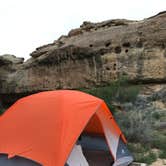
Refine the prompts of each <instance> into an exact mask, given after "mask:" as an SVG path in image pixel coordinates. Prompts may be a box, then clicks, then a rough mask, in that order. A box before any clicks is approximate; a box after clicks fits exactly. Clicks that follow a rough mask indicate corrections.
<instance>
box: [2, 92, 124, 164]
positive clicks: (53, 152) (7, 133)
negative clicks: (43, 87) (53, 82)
mask: <svg viewBox="0 0 166 166" xmlns="http://www.w3.org/2000/svg"><path fill="white" fill-rule="evenodd" d="M82 132H85V133H94V134H102V135H105V137H106V140H107V143H108V145H109V149H110V152H111V154H112V156H113V158H114V160H116V159H117V156H116V155H117V148H118V140H119V138H122V140H123V142H124V143H126V140H125V138H124V136H123V134H122V132H121V130H120V129H119V127H118V125H117V124H116V122H115V120H114V118H113V116H112V114H111V112H110V111H109V109H108V108H107V106H106V104H105V103H104V101H103V100H101V99H99V98H96V97H94V96H91V95H88V94H86V93H83V92H79V91H72V90H57V91H47V92H41V93H37V94H34V95H31V96H28V97H24V98H22V99H20V100H18V101H17V102H16V103H15V104H13V105H12V106H11V107H10V108H9V109H8V110H7V111H6V112H5V113H4V114H3V115H2V116H1V117H0V153H3V154H8V157H9V158H12V157H14V156H21V157H24V158H27V159H31V160H33V161H36V162H38V163H39V164H41V165H43V166H64V164H65V162H66V160H67V158H68V156H69V154H70V152H71V150H72V147H73V146H74V144H75V143H76V141H77V139H78V137H79V136H80V134H81V133H82Z"/></svg>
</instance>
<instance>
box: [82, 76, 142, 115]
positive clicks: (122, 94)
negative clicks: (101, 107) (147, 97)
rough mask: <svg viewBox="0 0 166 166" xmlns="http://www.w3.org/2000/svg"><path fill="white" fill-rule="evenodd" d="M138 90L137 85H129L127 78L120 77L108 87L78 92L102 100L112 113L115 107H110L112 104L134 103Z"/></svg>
mask: <svg viewBox="0 0 166 166" xmlns="http://www.w3.org/2000/svg"><path fill="white" fill-rule="evenodd" d="M140 88H141V87H140V86H139V85H136V86H134V85H129V83H128V81H127V78H125V77H122V78H120V79H119V80H117V81H114V82H112V83H111V84H110V85H109V86H105V87H96V88H92V89H80V90H82V91H84V92H86V93H89V94H91V95H93V96H96V97H99V98H101V99H103V100H104V101H105V102H106V103H107V105H108V107H109V108H110V109H111V111H113V112H114V110H115V107H114V106H113V105H112V102H118V103H125V102H134V101H135V99H136V97H137V95H138V93H139V91H140Z"/></svg>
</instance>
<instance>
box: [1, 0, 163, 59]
mask: <svg viewBox="0 0 166 166" xmlns="http://www.w3.org/2000/svg"><path fill="white" fill-rule="evenodd" d="M164 10H166V0H139V1H136V0H102V1H101V0H0V55H2V54H7V53H8V54H13V55H16V56H18V57H24V58H25V59H28V58H29V54H30V53H31V52H32V51H33V50H35V48H36V47H39V46H41V45H44V44H47V43H51V42H53V41H54V40H56V39H57V38H58V37H59V36H61V35H62V34H64V35H65V34H67V33H68V31H69V30H71V29H73V28H77V27H79V25H80V24H82V22H83V21H92V22H99V21H104V20H108V19H116V18H126V19H132V20H141V19H144V18H147V17H150V16H152V15H155V14H157V13H159V12H160V11H164Z"/></svg>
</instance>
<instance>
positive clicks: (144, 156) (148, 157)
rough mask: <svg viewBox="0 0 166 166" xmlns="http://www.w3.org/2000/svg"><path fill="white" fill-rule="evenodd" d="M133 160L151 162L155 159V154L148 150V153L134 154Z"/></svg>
mask: <svg viewBox="0 0 166 166" xmlns="http://www.w3.org/2000/svg"><path fill="white" fill-rule="evenodd" d="M134 158H135V161H137V162H142V163H147V164H152V163H153V162H155V161H156V160H157V155H156V154H155V153H154V152H152V151H150V152H149V153H137V154H135V155H134Z"/></svg>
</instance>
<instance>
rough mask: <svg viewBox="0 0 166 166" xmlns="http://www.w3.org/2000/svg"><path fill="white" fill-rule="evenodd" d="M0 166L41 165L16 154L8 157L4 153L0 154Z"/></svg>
mask: <svg viewBox="0 0 166 166" xmlns="http://www.w3.org/2000/svg"><path fill="white" fill-rule="evenodd" d="M0 166H41V165H40V164H38V163H36V162H34V161H32V160H29V159H26V158H23V157H19V156H16V157H13V158H10V159H8V157H7V155H6V154H0Z"/></svg>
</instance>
